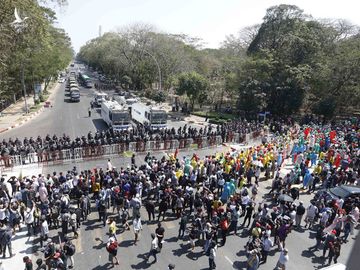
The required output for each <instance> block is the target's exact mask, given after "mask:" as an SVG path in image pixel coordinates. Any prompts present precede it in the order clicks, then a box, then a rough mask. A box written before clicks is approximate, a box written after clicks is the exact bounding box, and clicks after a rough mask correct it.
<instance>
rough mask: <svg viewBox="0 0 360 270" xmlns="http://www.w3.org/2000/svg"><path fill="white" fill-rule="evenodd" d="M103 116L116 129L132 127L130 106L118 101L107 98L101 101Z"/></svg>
mask: <svg viewBox="0 0 360 270" xmlns="http://www.w3.org/2000/svg"><path fill="white" fill-rule="evenodd" d="M101 118H102V119H103V120H104V121H105V122H106V124H107V125H108V126H109V127H111V128H113V129H114V130H128V129H131V118H130V113H129V110H128V108H127V107H126V106H123V105H120V104H119V103H117V102H116V101H111V100H105V101H103V102H102V103H101Z"/></svg>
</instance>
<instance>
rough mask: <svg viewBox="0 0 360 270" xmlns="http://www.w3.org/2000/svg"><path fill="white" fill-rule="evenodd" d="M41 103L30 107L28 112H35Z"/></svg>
mask: <svg viewBox="0 0 360 270" xmlns="http://www.w3.org/2000/svg"><path fill="white" fill-rule="evenodd" d="M42 106H43V105H42V104H41V103H40V104H36V105H33V106H31V107H30V109H29V112H36V111H37V110H39V109H40V108H41V107H42Z"/></svg>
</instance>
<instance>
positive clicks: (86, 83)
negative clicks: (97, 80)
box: [79, 72, 93, 88]
mask: <svg viewBox="0 0 360 270" xmlns="http://www.w3.org/2000/svg"><path fill="white" fill-rule="evenodd" d="M79 80H80V82H81V84H82V85H83V86H84V87H86V88H92V87H93V84H92V81H91V78H90V77H89V76H88V75H86V74H83V73H81V72H79Z"/></svg>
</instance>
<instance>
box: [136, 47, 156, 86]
mask: <svg viewBox="0 0 360 270" xmlns="http://www.w3.org/2000/svg"><path fill="white" fill-rule="evenodd" d="M131 44H132V45H133V46H134V47H135V46H136V44H137V42H136V41H135V40H132V41H131ZM141 50H142V51H144V52H145V53H147V54H148V55H150V56H151V58H152V59H153V60H154V62H155V64H156V66H157V69H158V74H159V90H160V91H161V69H160V65H159V62H158V61H157V60H156V57H155V56H154V55H153V54H152V53H150V52H149V51H147V50H145V49H144V48H142V49H141Z"/></svg>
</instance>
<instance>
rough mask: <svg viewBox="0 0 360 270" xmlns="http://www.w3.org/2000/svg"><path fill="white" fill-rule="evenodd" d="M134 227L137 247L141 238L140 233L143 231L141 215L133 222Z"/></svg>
mask: <svg viewBox="0 0 360 270" xmlns="http://www.w3.org/2000/svg"><path fill="white" fill-rule="evenodd" d="M133 226H134V234H135V240H134V245H135V246H136V242H137V240H138V238H139V232H140V230H142V224H141V218H140V215H136V216H135V218H134V220H133Z"/></svg>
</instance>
